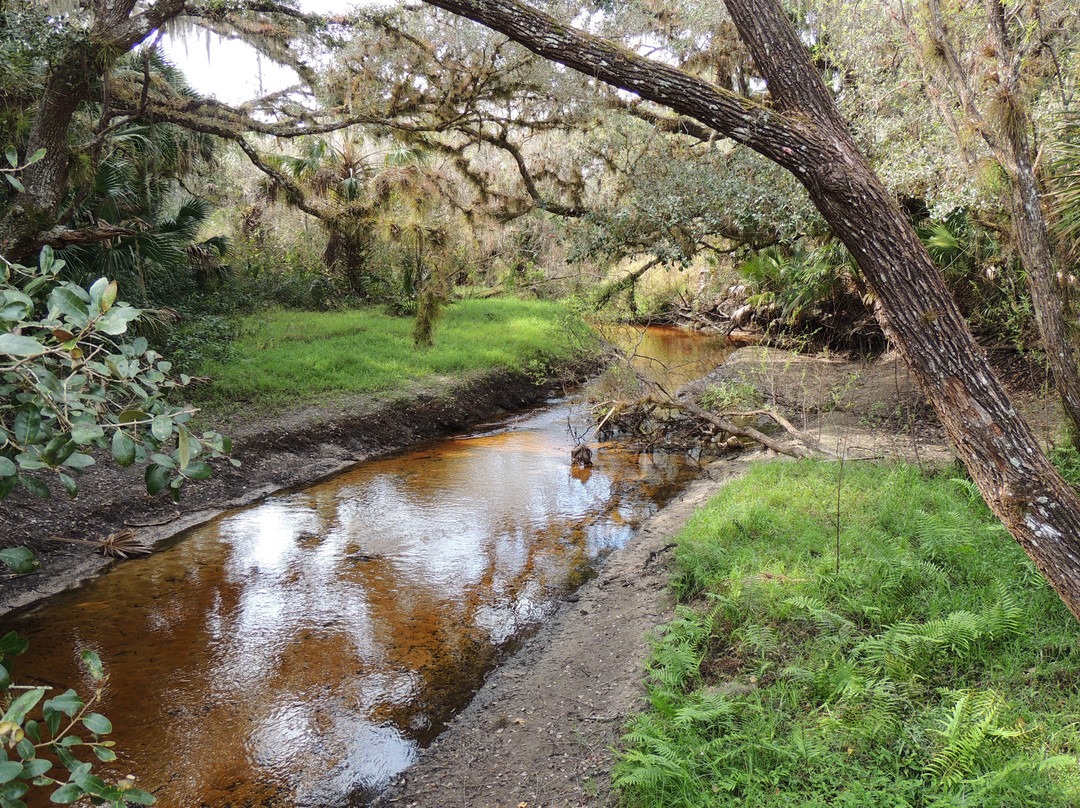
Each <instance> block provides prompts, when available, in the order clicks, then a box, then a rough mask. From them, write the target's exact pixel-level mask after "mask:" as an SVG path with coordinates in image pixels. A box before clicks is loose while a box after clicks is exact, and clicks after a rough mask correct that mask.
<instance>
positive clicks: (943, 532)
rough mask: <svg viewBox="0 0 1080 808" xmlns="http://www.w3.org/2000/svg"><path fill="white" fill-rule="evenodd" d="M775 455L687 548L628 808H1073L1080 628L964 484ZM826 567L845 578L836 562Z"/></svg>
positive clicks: (626, 788) (628, 765)
mask: <svg viewBox="0 0 1080 808" xmlns="http://www.w3.org/2000/svg"><path fill="white" fill-rule="evenodd" d="M838 472H839V469H838V466H837V465H836V464H824V463H805V462H800V463H773V464H765V465H761V466H758V467H756V468H755V469H754V470H753V471H752V473H751V474H750V475H749V476H748V477H746V478H745V479H742V480H740V481H738V482H735V483H732V484H731V485H729V486H728V487H727V488H725V489H724V490H723V491H722V492H721V493H720V494H719V495H718V496H717V497H716V498H715V499H714V500H713V501H712V502H711V503H710V504H709V505H707V506H706V507H705V508H703V509H702V510H701V511H699V512H698V513H697V514H696V515H695V517H694V518H693V519H692V521H691V523H690V524H689V525H688V526H687V527H686V529H685V530H684V532H683V533H682V534H681V536H680V538H679V545H678V550H677V564H678V571H677V574H676V578H675V579H674V587H675V590H676V592H677V594H678V595H679V597H680V599H681V601H682V602H683V605H682V606H681V607H680V612H679V617H678V619H676V620H675V621H674V622H673V623H672V624H670V625H669V626H668V627H667V629H666V632H665V634H664V636H663V637H662V639H660V640H658V641H657V643H656V645H655V648H654V652H653V655H652V659H651V661H650V663H649V678H648V690H649V702H650V708H649V709H648V711H647V712H645V713H644V714H642V715H640V716H639V717H637V718H636V719H635V720H634V721H633V722H632V723H631V725H630V728H629V731H628V734H627V735H626V737H625V739H624V741H625V746H626V750H627V751H626V752H625V754H624V756H623V760H622V762H621V763H620V765H619V767H618V769H617V771H616V783H617V784H618V785H619V786H620V787H621V789H622V795H623V800H624V804H625V805H628V806H657V808H659V806H663V808H675V806H695V808H700V807H701V806H735V805H739V806H742V805H745V806H783V808H791V806H826V805H827V806H860V808H862V807H865V806H889V808H898V807H899V806H918V807H920V808H922V807H924V806H925V807H926V808H930V806H933V807H934V808H944V807H945V806H995V807H996V806H1010V807H1014V806H1050V805H1054V806H1059V805H1060V806H1066V805H1077V804H1080V771H1078V762H1077V755H1078V753H1080V688H1078V687H1077V685H1078V682H1080V646H1078V643H1077V638H1078V636H1080V630H1078V626H1077V625H1076V623H1075V621H1074V620H1073V618H1072V616H1071V615H1070V614H1069V613H1068V611H1067V610H1066V609H1065V608H1064V606H1062V605H1061V603H1060V601H1059V600H1058V599H1057V597H1056V596H1055V594H1054V592H1053V591H1052V590H1051V589H1050V587H1049V586H1048V585H1047V584H1046V583H1045V582H1044V580H1043V578H1042V577H1041V576H1040V575H1039V573H1038V572H1037V571H1036V570H1035V569H1034V567H1033V566H1032V565H1031V564H1030V563H1029V562H1028V561H1027V559H1026V557H1025V556H1024V554H1023V553H1022V552H1021V551H1020V549H1019V548H1018V547H1017V546H1016V545H1015V543H1014V542H1013V541H1012V540H1011V538H1010V537H1009V535H1008V534H1007V533H1006V532H1005V530H1004V528H1002V527H1001V526H1000V524H998V523H997V522H996V521H995V520H994V519H993V518H992V516H991V515H990V513H989V511H988V510H987V508H986V507H985V505H983V503H982V500H981V499H980V498H979V496H978V494H977V492H976V491H975V490H974V488H973V486H972V485H971V484H970V482H968V481H967V480H966V479H964V478H962V477H960V476H958V475H957V474H956V473H955V472H942V473H940V474H937V475H934V476H927V475H924V474H923V473H921V472H920V470H919V469H917V468H914V467H910V466H901V465H882V466H876V465H868V464H853V463H848V464H847V465H846V466H845V467H844V469H843V480H842V487H840V506H839V520H838V521H839V528H840V530H839V553H837V535H836V523H837V490H838ZM837 556H839V571H837Z"/></svg>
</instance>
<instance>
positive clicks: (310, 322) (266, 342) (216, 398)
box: [198, 298, 592, 408]
mask: <svg viewBox="0 0 1080 808" xmlns="http://www.w3.org/2000/svg"><path fill="white" fill-rule="evenodd" d="M412 332H413V320H412V319H411V318H402V317H394V316H391V315H388V314H385V313H384V312H382V311H380V310H378V309H375V308H365V309H353V310H346V311H330V312H310V311H268V312H261V313H259V314H255V315H251V316H249V317H246V318H244V319H243V320H242V322H241V325H240V328H239V337H238V339H237V340H236V341H235V342H234V343H233V349H232V350H231V351H230V353H229V354H228V356H227V357H226V358H224V359H223V360H219V361H207V362H204V363H203V364H201V365H200V366H199V367H198V373H199V374H201V375H204V376H207V377H209V378H211V379H212V380H213V383H212V384H211V385H208V386H206V387H204V388H202V389H201V391H200V396H201V401H202V402H203V403H210V404H212V405H214V406H217V407H221V408H228V407H229V406H230V405H231V406H235V405H238V404H242V405H243V406H244V407H245V408H250V407H256V408H258V407H275V406H280V405H294V406H295V405H296V404H302V403H304V402H305V401H319V400H323V399H325V398H327V397H328V396H333V395H338V394H350V393H378V392H381V391H394V390H398V389H400V388H401V387H403V386H407V385H410V384H423V383H426V382H428V381H434V380H437V379H439V378H440V377H445V376H451V375H454V376H459V375H463V374H467V373H470V372H474V371H487V370H494V369H500V368H505V369H507V370H513V371H518V372H524V373H529V374H534V375H536V376H538V377H543V376H546V375H548V374H549V373H550V372H551V371H552V369H553V368H554V367H555V366H557V365H559V364H560V363H563V362H566V361H568V360H572V359H574V358H577V357H580V356H582V355H584V354H585V353H586V351H588V350H590V348H591V345H592V343H591V341H590V340H591V337H590V335H589V332H588V329H587V328H586V326H585V325H584V324H583V323H582V322H581V321H580V320H579V319H577V318H575V317H572V316H571V315H569V314H568V313H567V311H566V310H565V309H564V308H562V307H561V306H559V305H557V304H555V303H548V302H544V301H526V300H516V299H513V298H499V299H491V300H462V301H459V302H456V303H454V304H452V305H450V306H447V307H446V309H445V311H444V314H443V316H442V319H441V320H440V323H439V327H438V330H437V331H436V332H435V334H434V345H433V346H432V347H428V348H417V347H416V346H415V345H414V341H413V333H412Z"/></svg>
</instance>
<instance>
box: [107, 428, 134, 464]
mask: <svg viewBox="0 0 1080 808" xmlns="http://www.w3.org/2000/svg"><path fill="white" fill-rule="evenodd" d="M112 455H113V458H114V459H115V460H116V462H117V464H118V465H120V466H122V467H124V468H127V467H128V466H130V465H131V464H132V463H134V462H135V441H133V440H132V439H131V438H129V437H128V436H127V435H125V434H124V432H123V430H120V429H117V430H116V431H115V432H113V437H112Z"/></svg>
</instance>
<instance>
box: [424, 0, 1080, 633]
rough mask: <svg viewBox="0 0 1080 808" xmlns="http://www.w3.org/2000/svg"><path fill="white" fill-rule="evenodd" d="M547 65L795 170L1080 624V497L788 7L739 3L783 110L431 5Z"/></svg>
mask: <svg viewBox="0 0 1080 808" xmlns="http://www.w3.org/2000/svg"><path fill="white" fill-rule="evenodd" d="M426 2H428V3H430V4H431V5H435V6H439V7H441V8H445V9H447V10H449V11H452V12H454V13H456V14H460V15H462V16H465V17H468V18H470V19H473V20H476V21H478V22H480V23H482V24H484V25H487V26H488V27H490V28H493V29H495V30H497V31H500V32H501V33H503V34H505V35H507V36H509V37H510V38H511V39H514V40H516V41H518V42H519V43H521V44H522V45H524V46H525V47H526V48H528V49H530V50H532V51H533V52H535V53H537V54H539V55H541V56H543V57H545V58H548V59H552V60H554V61H557V62H561V63H562V64H565V65H567V66H569V67H572V68H574V69H575V70H579V71H581V72H582V73H586V74H587V75H590V76H594V77H596V78H597V79H599V80H601V81H604V82H606V83H609V84H612V85H615V86H617V87H620V88H622V89H624V90H628V91H630V92H634V93H637V94H638V95H640V96H641V97H643V98H646V99H648V100H650V101H654V102H656V103H658V104H662V105H664V106H667V107H669V108H670V109H672V110H674V111H676V112H679V113H681V114H684V115H688V116H690V117H693V118H695V119H696V120H698V121H700V122H701V123H703V124H705V125H707V126H710V127H712V128H714V129H716V130H717V131H719V132H721V133H722V134H724V135H726V136H728V137H730V138H732V139H733V140H735V141H737V142H739V143H743V144H745V145H747V146H749V147H750V148H752V149H754V150H755V151H757V152H759V153H760V154H762V155H763V156H765V157H767V158H769V159H771V160H773V161H775V162H777V163H779V164H780V165H782V166H784V167H785V168H787V169H788V170H789V171H791V172H792V173H793V174H794V175H795V177H796V178H797V179H798V180H799V181H800V182H801V183H802V184H803V185H804V186H805V187H806V189H807V191H808V192H809V193H810V197H811V199H812V200H813V201H814V204H815V205H816V206H817V208H818V209H819V210H820V211H821V213H822V214H823V215H824V217H825V218H826V220H827V221H828V222H829V223H830V225H831V226H832V228H833V230H834V232H835V233H836V235H837V236H839V237H840V239H841V240H842V241H843V242H844V244H845V245H846V246H847V248H848V249H849V250H850V251H851V253H852V255H853V256H854V257H855V259H856V261H857V262H858V265H859V268H860V269H861V270H862V272H863V274H864V276H865V277H866V279H867V281H868V283H869V284H870V286H871V288H872V289H873V291H874V293H875V294H876V295H877V297H878V300H879V302H880V306H879V312H880V316H881V318H882V320H883V326H884V327H885V328H886V329H887V330H888V331H889V332H890V333H891V335H892V337H893V339H894V341H895V343H896V344H897V346H898V347H899V349H900V351H901V354H902V355H903V357H904V359H905V361H906V362H907V364H908V366H909V367H910V368H911V371H912V373H913V375H914V376H915V378H916V380H917V381H918V384H919V386H920V388H921V389H922V391H923V393H924V394H925V395H926V397H927V399H928V400H929V401H930V402H931V404H932V405H933V406H934V409H935V410H936V411H937V413H938V415H939V417H940V418H941V421H942V423H943V424H944V426H945V429H946V431H947V433H948V435H949V438H950V440H951V441H952V443H953V445H954V446H955V448H956V450H957V453H958V454H959V456H960V458H961V460H962V461H963V463H964V465H965V466H966V467H967V469H968V471H969V472H970V473H971V476H972V478H973V479H974V480H975V482H976V484H977V485H978V486H979V490H980V491H981V492H982V494H983V496H984V497H985V499H986V501H987V503H988V504H989V505H990V507H991V508H992V509H993V511H994V513H995V514H996V515H997V516H998V518H1000V519H1001V521H1002V522H1003V523H1004V524H1005V526H1006V527H1007V528H1008V530H1009V532H1010V533H1011V534H1012V535H1013V537H1014V538H1015V539H1016V541H1017V542H1018V543H1019V544H1020V545H1021V547H1023V549H1024V551H1025V552H1026V553H1027V554H1028V556H1029V557H1030V558H1031V559H1032V560H1033V561H1034V562H1035V564H1036V566H1037V567H1038V569H1039V570H1040V572H1042V574H1043V575H1044V576H1046V578H1047V580H1048V581H1049V582H1050V584H1051V585H1052V586H1053V587H1054V589H1055V590H1056V591H1057V592H1058V594H1059V595H1060V596H1061V599H1062V600H1063V601H1064V603H1065V604H1066V606H1068V608H1069V609H1070V611H1072V613H1073V615H1074V616H1076V617H1077V619H1080V498H1078V497H1077V496H1076V494H1075V493H1074V492H1073V491H1072V489H1071V488H1069V486H1068V485H1067V484H1066V483H1065V482H1064V480H1062V478H1061V477H1060V475H1059V474H1058V473H1057V472H1056V470H1055V469H1054V467H1053V466H1052V465H1051V464H1050V462H1049V460H1047V458H1046V456H1045V455H1044V454H1043V452H1042V450H1041V448H1040V447H1039V444H1038V441H1037V440H1036V438H1035V436H1034V434H1033V433H1032V431H1031V429H1030V428H1029V427H1028V425H1027V423H1026V422H1025V421H1024V420H1023V419H1022V418H1021V417H1020V416H1019V415H1018V413H1017V412H1016V409H1015V407H1013V405H1012V402H1011V401H1010V400H1009V397H1008V394H1007V393H1006V391H1005V389H1004V387H1003V386H1002V384H1001V382H1000V381H999V380H998V379H997V377H996V376H995V375H994V372H993V370H992V369H991V367H990V364H989V362H988V361H987V359H986V356H985V355H984V354H983V353H982V351H981V350H980V349H979V347H978V345H977V344H976V343H975V340H974V338H973V337H972V335H971V332H970V331H969V330H968V328H967V325H966V323H965V322H964V320H963V318H962V316H961V314H960V311H959V308H958V307H957V305H956V302H955V301H954V300H953V298H952V296H951V295H950V294H949V292H948V290H947V289H946V288H945V284H944V280H943V279H942V277H941V274H940V272H939V271H938V269H937V266H936V264H935V263H934V261H933V260H932V259H931V258H930V256H929V254H928V253H927V252H926V249H925V248H924V247H923V245H922V243H921V241H920V240H919V238H918V236H917V235H916V234H915V232H914V230H913V229H912V228H911V226H910V225H909V224H908V223H907V219H906V218H905V217H904V215H903V212H902V211H901V209H900V207H899V205H898V204H897V202H896V200H895V199H894V198H893V197H892V195H891V194H890V193H889V192H888V190H887V189H886V188H885V187H884V185H883V184H882V183H881V181H880V180H879V179H878V177H877V176H876V175H875V174H874V171H873V169H872V168H871V167H870V164H869V163H868V162H867V160H866V159H865V158H864V157H863V155H862V154H861V153H860V152H859V150H858V148H857V146H856V145H855V143H854V140H853V139H852V137H851V134H850V133H849V131H848V129H847V126H846V124H845V122H844V121H843V119H842V118H841V117H840V115H839V112H838V111H837V109H836V105H835V104H834V103H833V100H832V98H831V96H830V94H829V91H828V89H827V88H826V87H825V84H824V82H823V81H822V80H821V77H820V76H819V75H818V73H817V72H816V71H815V69H814V67H813V65H812V63H811V62H810V59H809V54H808V53H807V51H806V47H805V45H804V44H803V42H802V41H801V40H800V38H799V36H798V33H797V32H796V31H795V29H794V27H793V26H792V24H791V22H790V21H789V20H788V18H787V17H786V16H785V14H784V12H783V10H782V9H781V7H780V6H779V4H778V3H777V2H776V0H725V4H726V6H727V8H728V11H729V13H730V15H731V17H732V19H733V20H734V22H735V25H736V27H737V28H738V30H739V33H740V36H741V37H742V39H743V41H744V42H745V43H746V45H747V46H748V48H749V49H750V52H751V53H752V54H753V57H754V60H755V62H756V63H757V66H758V68H759V70H760V71H761V73H762V75H763V76H764V77H765V79H766V81H767V82H768V86H769V91H770V95H771V96H772V100H773V107H771V108H767V107H765V106H762V105H758V104H756V103H753V102H751V101H748V100H746V99H742V98H740V97H738V96H735V95H734V94H733V93H730V92H728V91H726V90H724V89H722V88H720V87H717V86H716V85H713V84H710V83H708V82H706V81H703V80H701V79H699V78H697V77H694V76H691V75H688V74H686V73H683V72H682V71H679V70H677V69H676V68H673V67H670V66H668V65H664V64H660V63H657V62H653V61H651V60H649V59H646V58H644V57H642V56H639V55H638V54H636V53H633V52H632V51H629V50H627V49H625V48H622V47H620V46H618V45H615V44H613V43H611V42H607V41H605V40H602V39H599V38H597V37H593V36H591V35H589V34H586V33H584V32H582V31H578V30H576V29H573V28H571V27H568V26H566V25H563V24H561V23H559V22H558V21H557V20H555V19H553V18H552V17H549V16H547V15H545V14H542V13H540V12H538V11H536V10H535V9H532V8H529V7H528V6H525V5H523V4H521V3H518V2H516V0H426Z"/></svg>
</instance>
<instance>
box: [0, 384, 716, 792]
mask: <svg viewBox="0 0 1080 808" xmlns="http://www.w3.org/2000/svg"><path fill="white" fill-rule="evenodd" d="M569 412H570V407H569V405H568V404H567V403H566V402H563V403H559V404H555V405H553V406H550V407H548V408H545V409H542V410H539V411H534V412H531V413H528V414H525V415H521V416H517V417H513V418H510V419H507V420H505V421H502V422H500V423H498V424H494V425H492V426H491V427H490V428H489V429H488V430H487V431H483V432H480V433H478V434H474V435H471V436H467V437H462V438H457V439H452V440H446V441H440V442H436V443H431V444H427V445H425V446H423V447H421V448H418V449H416V450H414V451H411V452H407V453H404V454H402V455H399V456H395V457H392V458H387V459H384V460H378V461H375V462H371V463H367V464H365V465H364V466H363V467H361V468H359V469H357V470H355V471H353V472H351V473H349V474H346V475H343V476H341V477H339V478H337V479H334V480H332V481H329V482H326V483H323V484H320V485H317V486H314V487H312V488H309V489H306V490H304V491H300V492H296V493H292V494H289V495H285V496H279V497H274V498H271V499H270V500H268V501H266V502H265V503H263V504H260V505H258V506H256V507H252V508H248V509H246V510H242V511H238V512H233V513H230V514H227V515H225V516H223V517H221V518H219V519H218V520H216V521H214V522H212V523H210V524H208V525H205V526H203V527H201V528H199V529H197V530H195V531H193V532H191V533H190V535H188V536H187V537H186V538H185V539H184V540H183V541H181V542H179V543H177V544H176V545H175V546H173V547H172V548H170V549H168V550H166V551H163V552H160V553H157V554H155V555H154V556H152V557H150V558H148V559H146V560H142V561H137V562H130V563H127V564H124V565H122V566H120V567H119V568H118V569H117V570H115V571H114V572H112V573H110V574H109V575H107V576H105V577H103V578H100V579H98V580H97V581H94V582H92V583H91V584H89V585H88V586H86V587H84V588H82V589H80V590H78V591H76V592H72V593H68V594H66V595H64V596H61V597H60V598H57V599H54V600H52V601H50V602H49V603H48V604H47V605H46V606H45V607H43V608H40V609H38V610H35V611H34V612H31V613H30V614H27V615H24V616H22V617H20V618H18V619H17V620H16V621H15V622H16V623H17V625H16V626H15V627H16V628H18V629H19V631H20V632H21V633H23V634H25V635H26V636H27V637H28V638H29V639H30V641H31V649H30V651H29V652H28V653H27V655H26V656H25V657H23V658H21V659H20V668H21V669H22V670H26V671H34V672H36V673H38V674H39V675H40V676H41V677H42V678H43V679H45V680H46V681H47V682H48V683H51V684H59V683H64V684H65V686H66V684H67V683H72V682H76V681H78V680H79V678H80V674H79V672H78V670H77V668H76V664H75V660H76V657H77V650H75V649H81V648H84V647H89V648H92V649H94V650H95V651H97V653H98V654H99V655H100V656H101V657H102V659H103V660H104V661H105V663H106V665H107V668H108V669H109V671H110V672H111V678H110V682H109V686H108V691H107V693H106V697H105V702H104V703H103V704H102V705H101V706H100V707H99V708H98V709H100V710H101V711H102V712H104V713H106V714H107V715H109V716H110V718H111V719H112V720H113V723H114V725H115V726H117V727H118V730H117V732H116V734H115V736H114V737H115V740H116V741H117V748H118V750H123V751H122V755H123V757H122V758H121V759H120V760H119V761H118V763H117V764H116V767H115V772H116V773H117V774H126V773H127V772H128V771H133V772H137V773H138V774H139V778H140V784H141V785H142V786H143V787H144V788H148V789H150V790H152V791H154V793H156V794H157V796H158V798H159V803H158V804H159V805H160V806H161V808H181V806H183V808H188V806H215V807H217V806H240V805H245V806H248V805H272V804H278V803H282V804H284V803H288V804H290V805H346V804H349V805H351V804H357V803H362V802H364V801H365V800H366V799H367V798H368V797H370V796H371V795H373V794H375V793H377V792H378V791H379V790H380V789H382V788H383V787H385V785H386V784H387V782H388V781H389V779H390V778H391V777H392V776H393V774H395V773H396V772H398V771H400V770H401V769H402V768H404V767H405V766H407V765H408V764H409V762H410V761H411V760H412V758H413V755H414V754H415V750H416V749H417V747H418V746H419V745H423V744H426V743H428V742H430V740H431V739H433V738H434V737H435V735H437V734H438V733H439V732H440V731H441V730H442V729H443V728H444V727H445V724H446V722H447V721H448V720H449V719H450V717H451V716H452V715H453V713H454V712H456V711H457V710H458V709H460V707H461V706H462V705H463V704H465V703H466V702H467V700H468V699H469V698H470V697H471V695H472V694H473V693H474V692H475V690H476V688H477V687H479V685H480V684H481V683H482V682H483V679H484V677H485V676H486V675H487V673H488V672H489V671H490V670H491V668H492V667H493V666H494V665H495V664H497V662H498V661H499V660H500V659H501V658H502V657H504V656H505V655H506V654H507V653H508V652H509V651H511V650H513V648H514V647H516V645H517V644H518V643H519V642H520V641H521V640H522V638H523V637H525V636H528V635H529V634H530V633H531V632H532V631H534V630H535V628H536V627H537V626H538V625H539V623H540V622H541V621H542V620H543V619H544V617H545V616H546V615H547V614H548V613H549V612H550V611H551V609H552V608H553V605H552V604H553V602H554V601H555V600H556V599H557V597H558V596H559V595H560V594H561V593H562V592H564V591H565V590H566V589H568V588H572V587H573V586H576V585H577V584H578V583H580V581H581V580H582V579H583V578H584V577H586V576H587V575H588V574H589V570H591V569H592V568H593V566H594V565H595V562H596V561H597V559H598V558H600V557H602V556H603V555H604V554H606V553H607V552H609V551H610V550H611V549H613V548H615V547H618V546H619V545H621V544H622V543H624V542H625V541H626V540H627V539H628V538H629V537H630V536H631V535H632V533H633V531H634V530H635V529H636V527H637V526H638V525H639V524H640V522H641V521H642V520H643V519H644V518H645V517H646V516H648V515H649V514H650V513H651V512H653V511H654V510H655V509H656V508H657V506H658V505H660V504H662V503H663V502H665V501H666V500H667V499H669V498H670V497H671V496H673V495H674V494H675V493H676V492H677V491H678V490H679V489H680V488H681V487H682V486H683V484H684V483H685V482H686V481H687V480H688V479H690V478H691V477H692V476H693V475H694V474H695V473H696V471H697V469H696V467H695V465H694V464H693V463H692V462H690V461H689V460H688V459H687V458H685V457H682V456H674V455H664V454H657V455H638V454H635V453H632V452H630V451H629V450H627V449H626V448H624V447H621V446H619V445H617V444H602V445H601V446H599V447H598V448H597V449H596V450H595V452H594V466H593V467H592V468H591V469H587V470H574V469H571V468H570V465H569V452H570V449H571V448H572V445H573V442H572V439H571V437H570V435H569V432H568V429H567V418H568V417H571V418H573V417H578V416H573V415H570V414H569ZM583 426H584V424H579V431H580V429H581V428H583ZM79 686H80V687H81V688H82V689H83V690H84V691H85V690H88V689H89V683H88V682H86V681H82V682H81V683H80V684H79Z"/></svg>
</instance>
